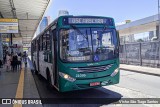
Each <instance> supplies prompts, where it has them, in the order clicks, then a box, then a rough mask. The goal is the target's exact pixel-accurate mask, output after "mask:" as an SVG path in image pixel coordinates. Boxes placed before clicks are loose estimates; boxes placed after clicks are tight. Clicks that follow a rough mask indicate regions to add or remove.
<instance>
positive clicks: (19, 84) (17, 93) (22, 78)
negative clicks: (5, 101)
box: [13, 66, 24, 107]
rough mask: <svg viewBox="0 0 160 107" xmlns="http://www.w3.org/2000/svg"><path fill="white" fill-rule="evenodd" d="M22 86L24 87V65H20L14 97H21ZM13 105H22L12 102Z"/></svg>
mask: <svg viewBox="0 0 160 107" xmlns="http://www.w3.org/2000/svg"><path fill="white" fill-rule="evenodd" d="M23 88H24V66H23V67H22V70H21V74H20V78H19V83H18V87H17V92H16V96H15V98H23ZM13 107H22V104H14V105H13Z"/></svg>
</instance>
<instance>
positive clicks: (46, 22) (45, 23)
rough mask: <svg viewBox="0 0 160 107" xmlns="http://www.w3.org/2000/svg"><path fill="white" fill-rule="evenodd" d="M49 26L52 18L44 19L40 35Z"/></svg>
mask: <svg viewBox="0 0 160 107" xmlns="http://www.w3.org/2000/svg"><path fill="white" fill-rule="evenodd" d="M49 24H50V16H47V17H43V19H42V21H41V24H40V27H39V29H40V31H39V33H40V32H42V31H43V30H44V29H45V28H46V27H47V26H48V25H49Z"/></svg>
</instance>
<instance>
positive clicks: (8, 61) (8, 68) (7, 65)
mask: <svg viewBox="0 0 160 107" xmlns="http://www.w3.org/2000/svg"><path fill="white" fill-rule="evenodd" d="M9 70H11V56H10V54H9V53H7V55H6V71H7V72H8V71H9Z"/></svg>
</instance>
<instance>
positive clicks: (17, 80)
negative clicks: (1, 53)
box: [0, 60, 42, 107]
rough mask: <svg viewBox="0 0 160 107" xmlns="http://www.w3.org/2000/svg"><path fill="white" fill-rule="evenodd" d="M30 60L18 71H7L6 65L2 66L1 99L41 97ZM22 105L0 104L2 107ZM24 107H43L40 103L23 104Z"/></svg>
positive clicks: (20, 106) (18, 105) (19, 106)
mask: <svg viewBox="0 0 160 107" xmlns="http://www.w3.org/2000/svg"><path fill="white" fill-rule="evenodd" d="M30 63H31V62H30V60H28V63H27V66H25V65H24V64H23V66H22V69H19V70H17V71H8V72H7V71H6V67H5V65H3V68H0V99H1V98H2V99H7V98H9V99H10V98H13V99H14V98H40V96H39V93H38V90H37V87H36V84H35V81H34V78H33V75H32V72H31V70H30ZM2 106H3V107H22V105H20V104H14V105H12V104H10V105H8V104H7V105H0V107H2ZM23 107H42V105H41V104H38V105H33V104H32V105H31V104H30V105H23Z"/></svg>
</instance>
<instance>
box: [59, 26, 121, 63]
mask: <svg viewBox="0 0 160 107" xmlns="http://www.w3.org/2000/svg"><path fill="white" fill-rule="evenodd" d="M117 45H118V41H117V36H116V30H115V29H106V28H105V29H104V28H73V29H61V30H60V58H61V59H62V60H63V61H66V62H98V61H104V60H108V59H113V58H115V57H116V55H115V54H114V51H115V47H116V46H117Z"/></svg>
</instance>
